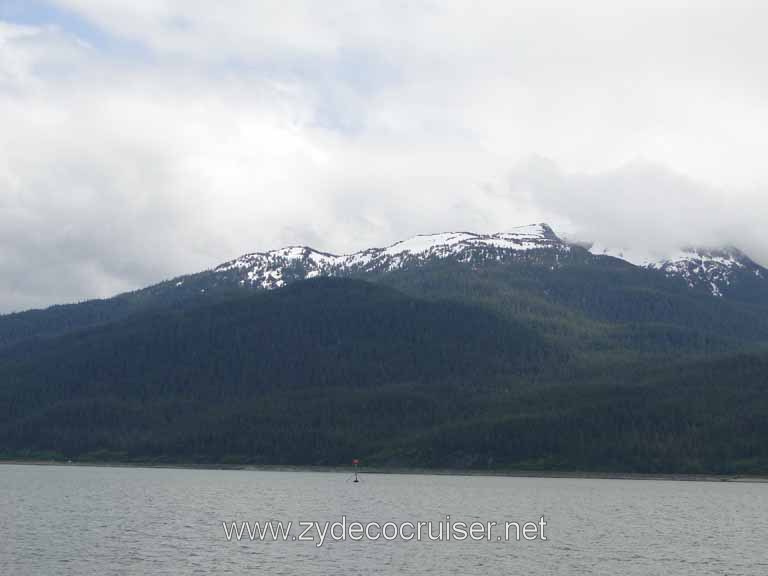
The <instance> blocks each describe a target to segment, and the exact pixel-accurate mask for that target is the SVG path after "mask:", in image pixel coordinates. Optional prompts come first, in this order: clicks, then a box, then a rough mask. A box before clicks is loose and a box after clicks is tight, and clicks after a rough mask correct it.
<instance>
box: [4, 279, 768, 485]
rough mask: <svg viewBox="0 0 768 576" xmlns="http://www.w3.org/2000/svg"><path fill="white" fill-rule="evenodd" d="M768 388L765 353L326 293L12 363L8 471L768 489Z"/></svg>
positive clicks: (356, 292)
mask: <svg viewBox="0 0 768 576" xmlns="http://www.w3.org/2000/svg"><path fill="white" fill-rule="evenodd" d="M410 272H411V273H413V271H412V270H411V271H410ZM585 360H588V361H585ZM766 374H768V354H766V353H765V352H764V351H757V352H755V353H751V354H743V353H738V354H732V355H725V356H723V357H718V358H712V359H709V360H707V361H701V360H696V361H680V360H678V359H677V357H676V355H675V354H674V353H673V354H670V355H668V356H667V357H666V359H665V360H658V361H656V362H654V363H649V362H644V361H643V362H633V361H629V362H627V361H622V360H620V359H617V358H612V357H606V356H604V355H602V354H599V355H595V356H592V357H590V358H586V359H584V358H578V357H574V356H572V355H570V354H569V353H568V351H567V350H564V349H563V348H561V347H560V346H559V345H558V344H556V343H553V341H552V340H551V339H550V338H549V337H547V336H546V335H544V334H543V333H542V332H541V331H540V330H538V329H537V328H536V327H535V326H533V325H530V324H528V323H525V322H514V321H511V320H510V319H509V318H507V317H505V314H500V313H493V312H492V311H490V310H489V309H488V308H486V307H478V306H468V305H465V304H459V303H456V302H445V301H436V300H422V299H418V298H414V297H412V296H408V295H405V294H403V293H401V292H398V291H396V290H393V289H391V288H387V287H384V286H380V285H375V284H371V283H365V282H360V281H354V280H348V279H315V280H309V281H302V282H298V283H295V284H294V285H292V286H288V287H286V288H284V289H281V290H276V291H269V292H260V293H256V294H252V295H251V296H249V297H247V298H241V299H237V300H232V301H228V302H222V303H216V304H210V305H201V306H197V307H194V308H188V309H180V310H176V311H164V312H153V313H142V314H139V315H136V316H134V317H132V318H130V319H127V320H124V321H121V322H115V323H112V324H109V325H105V326H100V327H95V328H90V329H87V330H84V331H79V332H76V333H73V334H69V335H66V336H60V337H57V338H52V339H49V340H48V341H46V343H45V346H42V347H41V346H39V345H37V344H36V343H35V344H32V343H27V344H19V345H17V346H14V347H11V348H6V349H5V350H4V351H3V352H1V353H0V447H2V449H1V451H0V456H5V457H16V458H18V457H56V458H71V459H78V460H93V459H95V460H105V459H108V460H123V461H155V462H207V463H239V464H244V463H267V464H329V465H339V464H344V463H347V462H349V461H350V459H351V458H352V457H361V458H363V460H364V461H365V462H366V463H369V464H379V465H382V466H392V465H398V466H439V467H445V466H447V467H461V468H475V469H514V468H526V469H549V470H553V469H578V470H602V471H606V470H607V471H625V472H699V473H765V472H768V424H766V420H765V418H764V415H765V412H766V410H768V404H767V403H768V379H767V378H766Z"/></svg>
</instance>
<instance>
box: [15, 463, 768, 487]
mask: <svg viewBox="0 0 768 576" xmlns="http://www.w3.org/2000/svg"><path fill="white" fill-rule="evenodd" d="M3 464H5V465H16V466H64V467H68V466H79V467H100V468H161V469H162V468H168V469H181V470H240V471H260V472H317V473H334V472H336V473H351V472H352V471H353V468H352V467H351V466H284V465H250V464H196V463H157V462H109V461H71V462H64V461H61V460H39V459H30V460H24V459H21V460H20V459H9V460H2V459H0V465H3ZM360 473H361V474H412V475H419V476H491V477H510V478H572V479H592V480H655V481H677V482H751V483H768V476H759V475H749V474H723V475H718V474H644V473H638V472H590V471H586V472H585V471H560V470H462V469H443V468H440V469H438V468H381V467H365V466H363V467H361V468H360Z"/></svg>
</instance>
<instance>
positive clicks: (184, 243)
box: [0, 0, 768, 312]
mask: <svg viewBox="0 0 768 576" xmlns="http://www.w3.org/2000/svg"><path fill="white" fill-rule="evenodd" d="M766 22H768V2H765V1H763V0H752V1H750V0H741V1H740V0H727V1H726V0H722V1H714V0H709V1H708V0H690V1H687V2H683V1H675V0H663V1H653V0H637V1H634V0H581V1H579V2H575V1H565V0H560V1H556V0H529V1H522V0H521V1H515V0H503V1H490V0H489V1H480V2H478V1H477V0H466V1H458V0H441V1H428V2H427V1H425V2H418V1H415V0H414V1H408V2H401V1H397V0H379V1H366V0H348V1H337V0H323V1H322V2H318V1H315V0H306V1H302V0H295V1H294V0H275V1H259V0H220V1H217V2H210V1H203V0H49V1H41V0H0V312H7V311H12V310H19V309H24V308H29V307H33V306H35V307H36V306H44V305H49V304H53V303H60V302H68V301H74V300H80V299H85V298H91V297H100V296H109V295H112V294H115V293H117V292H120V291H124V290H128V289H133V288H137V287H141V286H144V285H147V284H150V283H153V282H156V281H159V280H162V279H165V278H168V277H172V276H174V275H178V274H182V273H186V272H193V271H197V270H200V269H203V268H207V267H210V266H212V265H215V264H217V263H219V262H221V261H224V260H226V259H229V258H232V257H234V256H237V255H239V254H241V253H244V252H250V251H259V250H267V249H271V248H277V247H280V246H282V245H286V244H311V245H312V246H314V247H316V248H318V249H323V250H327V251H333V252H346V251H353V250H358V249H361V248H365V247H369V246H375V245H384V244H388V243H391V242H394V241H396V240H398V239H401V238H404V237H407V236H410V235H412V234H417V233H427V232H438V231H445V230H456V229H461V230H470V231H477V232H490V231H504V230H506V229H508V228H510V227H512V226H515V225H521V224H527V223H531V222H539V221H548V222H550V223H551V224H552V225H553V226H554V227H555V229H556V231H558V232H560V233H561V234H565V233H567V234H568V235H570V236H571V237H573V238H577V239H583V240H589V239H592V240H597V241H599V242H601V243H602V244H605V245H610V246H615V247H616V248H624V249H628V248H643V249H652V250H658V251H659V252H663V251H664V250H669V249H671V248H675V247H677V245H679V244H706V245H708V244H717V243H729V244H734V245H738V246H740V247H742V248H744V249H745V250H747V251H748V252H749V253H750V254H752V255H753V256H754V257H755V258H756V259H758V260H759V261H761V263H763V264H766V263H768V160H767V159H768V156H767V154H768V62H767V61H766V54H768V35H766V33H765V24H766Z"/></svg>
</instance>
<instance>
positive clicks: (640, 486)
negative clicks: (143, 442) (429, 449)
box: [0, 465, 768, 576]
mask: <svg viewBox="0 0 768 576" xmlns="http://www.w3.org/2000/svg"><path fill="white" fill-rule="evenodd" d="M767 512H768V484H747V483H709V482H672V481H633V480H588V479H533V478H503V477H467V476H463V477H462V476H416V475H413V476H411V475H373V474H371V475H364V476H362V481H361V482H360V483H359V484H353V483H351V482H350V481H349V476H348V475H346V474H341V473H313V472H260V471H259V472H255V471H216V470H167V469H144V468H105V467H104V468H102V467H79V466H71V467H63V466H15V465H13V466H11V465H7V466H5V465H4V466H0V574H8V575H11V574H13V575H15V576H23V575H35V576H46V575H69V574H71V575H77V576H88V575H99V576H101V575H103V574H173V575H176V574H286V575H288V574H290V575H293V574H308V575H315V574H317V575H320V574H323V575H325V574H382V575H389V574H392V575H395V574H425V575H428V574H435V575H438V574H439V575H443V574H462V575H467V574H487V573H495V574H502V573H509V574H532V575H540V574H542V575H543V574H558V575H563V574H564V575H569V576H575V575H578V574H590V575H593V574H596V575H603V574H604V575H610V576H617V575H626V576H633V575H651V574H653V575H656V574H663V575H682V576H686V575H691V576H694V575H695V576H703V575H708V574H712V575H718V576H722V575H723V574H728V575H730V576H737V575H749V576H756V575H762V574H768V553H767V552H766V550H765V544H766V542H768V518H767V514H766V513H767ZM342 515H346V517H347V522H348V523H349V522H353V521H359V522H363V523H365V522H373V521H375V522H379V523H380V524H383V523H385V522H387V521H396V522H398V521H399V522H403V521H410V522H413V523H414V524H415V523H416V522H418V521H429V520H432V521H433V522H435V524H434V525H433V526H434V532H433V534H436V532H437V522H438V521H440V520H445V516H446V515H450V516H451V520H452V521H454V522H458V521H464V522H467V523H471V522H473V521H480V522H487V521H497V522H499V523H500V524H502V526H503V524H504V522H506V521H510V522H511V521H517V522H520V523H522V522H526V521H538V520H539V519H540V517H541V516H542V515H543V516H544V518H545V521H546V523H547V524H546V526H545V529H544V536H545V537H546V538H547V540H546V541H543V540H540V539H539V540H534V541H521V542H517V541H510V542H507V541H501V542H499V541H498V540H497V539H496V538H493V540H492V541H487V540H484V541H481V542H477V541H470V540H466V541H464V542H457V541H455V540H453V541H449V542H446V541H442V542H434V541H428V540H427V541H422V542H417V541H415V540H410V541H403V540H395V541H384V540H383V539H380V540H378V541H360V542H351V541H349V540H347V541H345V542H336V541H330V538H329V537H327V539H326V541H325V542H324V543H323V545H322V546H319V547H318V546H317V537H315V542H299V541H296V542H294V541H288V542H282V541H279V542H274V541H271V542H262V541H255V542H252V541H249V540H248V538H247V532H246V538H245V541H240V542H237V541H236V540H233V541H227V539H226V536H225V531H224V529H223V526H222V522H223V521H228V522H231V521H244V520H249V521H269V520H282V521H284V522H288V521H292V522H294V523H298V522H300V521H320V522H325V521H328V522H334V521H338V520H340V519H341V517H342ZM372 530H373V529H372ZM500 531H501V532H502V533H503V528H502V529H501V530H500ZM297 532H300V530H297ZM374 532H375V530H374ZM374 532H372V534H373V533H374ZM405 532H406V536H407V535H408V533H410V530H406V531H405ZM337 533H338V530H337ZM294 535H296V533H294ZM424 538H425V539H426V535H425V536H424Z"/></svg>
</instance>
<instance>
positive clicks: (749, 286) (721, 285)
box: [590, 245, 768, 303]
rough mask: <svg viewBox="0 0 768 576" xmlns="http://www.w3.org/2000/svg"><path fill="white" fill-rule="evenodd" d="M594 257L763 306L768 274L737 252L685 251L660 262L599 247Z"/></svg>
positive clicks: (594, 246) (635, 254) (730, 249)
mask: <svg viewBox="0 0 768 576" xmlns="http://www.w3.org/2000/svg"><path fill="white" fill-rule="evenodd" d="M590 251H591V252H592V253H593V254H597V255H605V256H612V257H614V258H620V259H622V260H625V261H627V262H631V263H632V264H634V265H636V266H640V267H643V268H647V269H649V270H660V271H661V272H663V273H664V274H665V275H666V276H667V277H668V278H679V279H682V280H683V281H684V282H685V283H686V284H687V285H688V287H689V288H696V289H702V288H703V289H705V290H707V291H709V292H710V293H711V294H712V295H713V296H718V297H726V298H734V299H738V300H744V301H755V302H763V303H764V302H765V301H766V288H767V287H768V282H766V280H768V270H766V269H765V268H763V267H762V266H760V265H759V264H757V263H756V262H755V261H753V260H752V259H751V258H749V257H748V256H747V255H746V254H744V253H743V252H741V251H740V250H738V249H737V248H721V249H707V248H684V249H682V250H679V251H678V252H677V253H675V254H671V255H668V256H665V257H663V258H659V257H654V256H649V255H647V254H642V253H636V252H632V251H618V250H611V249H608V248H605V247H601V246H600V245H593V246H592V247H591V248H590Z"/></svg>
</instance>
